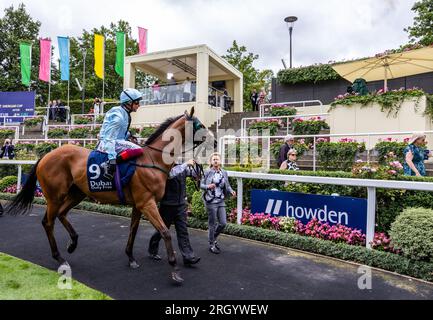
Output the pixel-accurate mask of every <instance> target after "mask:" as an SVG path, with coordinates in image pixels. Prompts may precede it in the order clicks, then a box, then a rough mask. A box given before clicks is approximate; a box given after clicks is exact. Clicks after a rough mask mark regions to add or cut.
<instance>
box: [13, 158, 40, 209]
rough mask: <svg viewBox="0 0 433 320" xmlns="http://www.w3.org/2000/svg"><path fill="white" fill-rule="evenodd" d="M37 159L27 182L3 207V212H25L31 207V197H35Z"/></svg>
mask: <svg viewBox="0 0 433 320" xmlns="http://www.w3.org/2000/svg"><path fill="white" fill-rule="evenodd" d="M39 161H41V159H39V160H38V162H36V164H35V165H34V166H33V168H32V171H31V172H30V175H29V178H28V179H27V182H26V183H25V184H24V186H23V187H22V189H21V191H20V192H19V193H18V194H17V195H16V196H15V197H14V198H13V200H12V202H11V203H9V204H8V205H7V207H6V209H5V212H6V213H7V214H10V215H14V216H15V215H19V214H22V215H23V214H26V213H27V212H28V211H30V209H31V208H32V204H33V199H34V198H35V190H36V182H37V180H38V177H37V176H36V169H37V167H38V164H39Z"/></svg>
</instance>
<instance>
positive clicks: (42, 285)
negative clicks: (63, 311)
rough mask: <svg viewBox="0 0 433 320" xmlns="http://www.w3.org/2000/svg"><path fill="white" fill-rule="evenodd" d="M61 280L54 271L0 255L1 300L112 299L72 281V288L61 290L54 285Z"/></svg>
mask: <svg viewBox="0 0 433 320" xmlns="http://www.w3.org/2000/svg"><path fill="white" fill-rule="evenodd" d="M72 273H73V270H72ZM72 276H73V274H72ZM60 277H61V275H60V274H58V273H56V272H54V271H50V270H48V269H45V268H43V267H41V266H38V265H35V264H33V263H30V262H27V261H24V260H21V259H18V258H15V257H12V256H9V255H7V254H4V253H1V252H0V301H1V300H111V298H110V297H109V296H107V295H105V294H103V293H101V292H99V291H96V290H93V289H91V288H89V287H87V286H85V285H83V284H81V283H79V282H78V281H75V280H72V289H70V290H61V289H59V288H58V286H57V283H58V281H59V279H60Z"/></svg>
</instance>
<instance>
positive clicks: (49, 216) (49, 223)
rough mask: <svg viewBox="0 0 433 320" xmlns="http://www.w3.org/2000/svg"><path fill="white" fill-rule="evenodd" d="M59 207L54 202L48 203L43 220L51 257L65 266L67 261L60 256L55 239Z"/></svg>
mask: <svg viewBox="0 0 433 320" xmlns="http://www.w3.org/2000/svg"><path fill="white" fill-rule="evenodd" d="M59 208H60V206H59V205H57V204H54V203H52V202H48V203H47V211H46V212H45V216H44V218H43V219H42V225H43V226H44V229H45V232H46V233H47V237H48V241H49V243H50V247H51V255H52V257H53V258H54V259H55V260H57V262H59V263H60V264H64V263H65V262H66V260H65V259H63V258H62V256H61V255H60V252H59V250H58V249H57V243H56V239H55V238H54V223H55V221H56V217H57V213H58V209H59Z"/></svg>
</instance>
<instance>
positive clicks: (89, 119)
mask: <svg viewBox="0 0 433 320" xmlns="http://www.w3.org/2000/svg"><path fill="white" fill-rule="evenodd" d="M91 123H93V117H92V116H81V117H76V118H75V119H74V124H91Z"/></svg>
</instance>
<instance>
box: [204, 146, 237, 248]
mask: <svg viewBox="0 0 433 320" xmlns="http://www.w3.org/2000/svg"><path fill="white" fill-rule="evenodd" d="M201 189H203V190H205V192H204V195H203V199H204V201H205V206H206V210H207V214H208V223H209V251H210V252H212V253H215V254H218V253H220V248H219V246H218V243H217V237H218V235H219V234H220V233H221V232H222V231H223V230H224V228H225V226H226V224H227V214H226V208H225V206H226V205H225V202H224V199H225V198H226V196H228V195H230V194H231V195H232V196H233V197H236V192H235V191H233V189H232V187H231V186H230V183H229V178H228V175H227V172H226V171H225V170H224V169H222V168H221V156H220V154H218V153H214V154H212V156H211V157H210V168H209V169H208V170H206V172H205V174H204V176H203V178H202V180H201ZM217 218H218V222H217Z"/></svg>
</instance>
